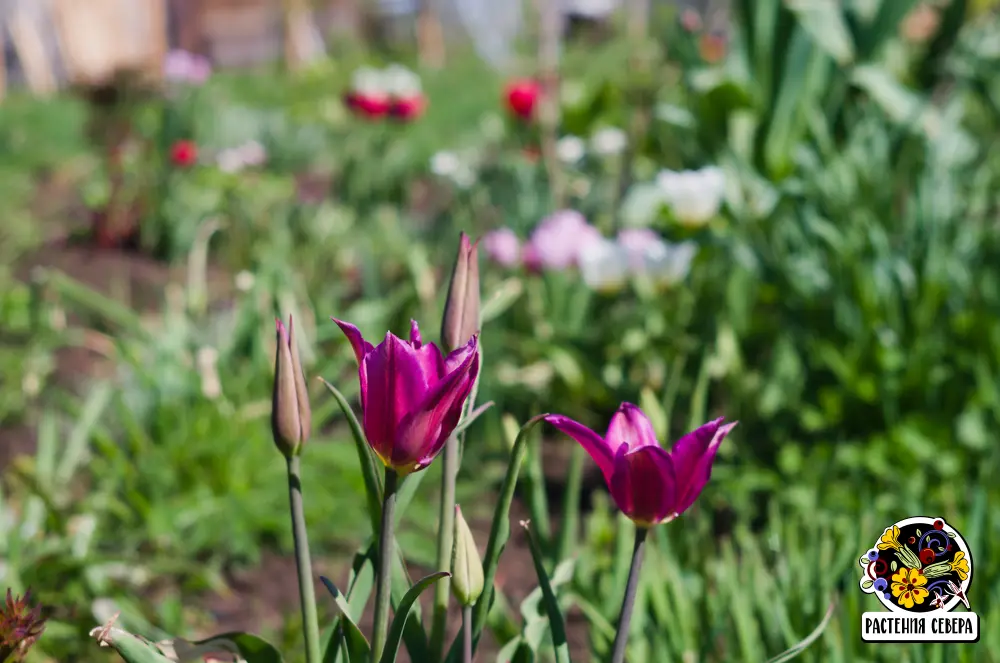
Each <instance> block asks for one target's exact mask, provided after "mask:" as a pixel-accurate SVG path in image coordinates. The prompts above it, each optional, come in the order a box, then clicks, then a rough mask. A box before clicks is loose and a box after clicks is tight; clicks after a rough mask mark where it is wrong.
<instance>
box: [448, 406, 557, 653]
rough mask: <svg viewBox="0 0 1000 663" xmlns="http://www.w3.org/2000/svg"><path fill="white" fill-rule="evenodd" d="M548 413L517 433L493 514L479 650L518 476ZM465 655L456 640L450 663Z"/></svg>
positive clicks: (475, 639) (478, 618) (476, 629)
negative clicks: (533, 436) (531, 435)
mask: <svg viewBox="0 0 1000 663" xmlns="http://www.w3.org/2000/svg"><path fill="white" fill-rule="evenodd" d="M546 416H548V415H547V414H539V415H537V416H535V417H532V418H531V419H529V420H528V422H527V423H526V424H524V426H522V427H521V430H520V431H519V432H518V434H517V439H516V440H514V447H513V448H512V449H511V452H510V460H509V461H508V463H507V474H506V475H504V478H503V484H502V485H501V486H500V498H499V500H498V501H497V505H496V509H495V510H494V511H493V522H492V524H491V525H490V538H489V540H488V541H487V543H486V553H485V555H484V556H483V577H484V579H485V582H484V583H483V593H482V595H481V596H480V597H479V600H478V601H477V602H476V606H475V608H474V609H473V615H472V647H473V651H475V648H476V645H477V644H478V643H479V637H480V635H482V632H483V627H484V626H485V625H486V617H487V615H488V614H489V611H490V606H491V605H492V604H493V595H494V592H493V581H494V579H495V578H496V574H497V566H498V565H499V564H500V555H501V554H502V553H503V549H504V546H506V545H507V540H508V539H510V505H511V502H513V501H514V489H515V488H516V487H517V476H518V474H519V473H520V471H521V465H522V464H523V463H524V457H525V455H526V454H527V452H528V433H530V432H531V429H532V428H534V427H535V426H536V425H537V424H538V423H539V422H540V421H542V419H544V418H545V417H546ZM461 656H462V643H461V638H456V639H455V641H454V642H453V643H452V646H451V649H449V650H448V657H447V659H446V661H448V663H458V661H459V660H461Z"/></svg>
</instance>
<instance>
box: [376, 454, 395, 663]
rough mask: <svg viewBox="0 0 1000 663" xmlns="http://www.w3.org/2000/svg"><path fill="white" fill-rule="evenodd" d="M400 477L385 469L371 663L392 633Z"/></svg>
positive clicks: (380, 654) (379, 655)
mask: <svg viewBox="0 0 1000 663" xmlns="http://www.w3.org/2000/svg"><path fill="white" fill-rule="evenodd" d="M398 484H399V475H397V474H396V471H395V470H394V469H392V468H391V467H387V468H385V486H384V487H383V493H382V495H383V497H382V525H381V528H380V530H379V537H378V577H377V578H376V585H375V626H374V629H375V632H374V633H373V634H372V658H371V661H372V663H378V661H379V660H381V658H382V650H383V649H384V648H385V640H386V635H387V633H388V631H389V602H390V599H391V598H392V596H391V594H392V556H393V553H394V551H395V541H394V536H393V521H394V520H395V517H396V488H397V486H398Z"/></svg>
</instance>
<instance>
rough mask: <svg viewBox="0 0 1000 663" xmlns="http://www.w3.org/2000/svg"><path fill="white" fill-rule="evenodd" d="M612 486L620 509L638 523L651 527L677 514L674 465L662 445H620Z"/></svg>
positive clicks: (613, 494)
mask: <svg viewBox="0 0 1000 663" xmlns="http://www.w3.org/2000/svg"><path fill="white" fill-rule="evenodd" d="M610 488H611V497H613V498H614V500H615V503H616V504H617V505H618V508H619V509H621V510H622V513H624V514H625V515H626V516H628V517H629V518H631V519H632V520H633V521H634V522H635V523H636V524H637V525H640V526H643V527H649V526H651V525H655V524H657V523H659V522H662V521H663V520H666V519H668V518H672V517H674V516H675V515H676V511H675V509H674V502H675V494H676V488H677V486H676V483H675V476H674V465H673V461H672V459H671V458H670V454H669V453H667V451H666V450H665V449H663V448H662V447H660V446H659V445H655V446H654V445H648V444H647V445H645V446H642V447H639V448H637V449H629V447H628V445H627V444H623V445H621V446H620V447H618V451H617V452H616V453H615V460H614V472H613V474H612V477H611V482H610Z"/></svg>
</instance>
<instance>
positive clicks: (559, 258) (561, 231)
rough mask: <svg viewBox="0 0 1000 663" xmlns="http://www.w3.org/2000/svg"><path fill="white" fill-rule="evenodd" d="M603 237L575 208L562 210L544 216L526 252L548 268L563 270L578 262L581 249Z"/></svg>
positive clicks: (532, 235) (532, 234)
mask: <svg viewBox="0 0 1000 663" xmlns="http://www.w3.org/2000/svg"><path fill="white" fill-rule="evenodd" d="M602 239H603V237H602V236H601V232H600V231H599V230H598V229H597V228H595V227H594V226H592V225H590V224H589V223H587V220H586V219H585V218H584V217H583V215H582V214H580V213H579V212H576V211H574V210H560V211H558V212H555V213H553V214H551V215H550V216H548V217H546V218H545V219H543V220H542V222H541V223H539V224H538V226H537V227H536V228H535V230H534V232H533V233H531V239H529V240H528V246H527V247H525V254H526V256H525V263H526V264H527V261H528V257H527V254H529V253H530V254H531V256H532V260H537V262H538V264H539V265H540V266H541V267H544V268H546V269H555V270H562V269H566V268H568V267H573V266H575V265H576V264H577V261H578V259H579V256H580V252H581V251H582V250H583V249H584V248H586V247H587V246H590V245H591V244H594V243H597V242H600V241H601V240H602Z"/></svg>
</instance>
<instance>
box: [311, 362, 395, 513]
mask: <svg viewBox="0 0 1000 663" xmlns="http://www.w3.org/2000/svg"><path fill="white" fill-rule="evenodd" d="M320 380H322V381H323V384H325V385H326V388H327V389H329V390H330V393H331V394H333V397H334V399H336V401H337V405H339V406H340V409H341V410H342V411H343V413H344V416H345V417H347V423H348V424H349V425H350V427H351V436H352V437H353V438H354V446H355V448H356V449H357V451H358V460H359V461H360V462H361V475H362V476H363V477H364V481H365V498H366V499H367V501H368V514H369V516H370V517H371V522H372V532H378V531H379V523H380V521H381V520H382V484H381V482H380V481H379V478H378V472H377V471H376V467H377V463H376V459H375V455H374V454H373V453H372V450H371V447H370V446H368V440H367V439H365V432H364V429H362V428H361V424H360V423H359V422H358V418H357V417H356V416H354V410H352V409H351V404H350V403H348V402H347V399H346V398H344V395H343V394H342V393H340V390H339V389H337V388H336V387H334V386H333V385H332V384H330V383H329V382H327V381H326V380H323V378H320Z"/></svg>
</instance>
